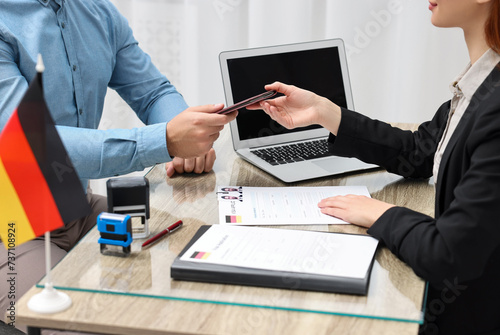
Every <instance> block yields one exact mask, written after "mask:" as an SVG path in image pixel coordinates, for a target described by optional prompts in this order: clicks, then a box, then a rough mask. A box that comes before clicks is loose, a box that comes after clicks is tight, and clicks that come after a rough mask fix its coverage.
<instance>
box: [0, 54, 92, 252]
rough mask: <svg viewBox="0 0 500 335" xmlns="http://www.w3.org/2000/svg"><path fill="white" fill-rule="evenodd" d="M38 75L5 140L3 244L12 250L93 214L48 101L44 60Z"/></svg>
mask: <svg viewBox="0 0 500 335" xmlns="http://www.w3.org/2000/svg"><path fill="white" fill-rule="evenodd" d="M40 64H41V65H40ZM37 70H38V73H37V75H36V77H35V78H34V79H33V80H32V82H31V83H30V85H29V88H28V90H27V92H26V93H25V95H24V97H23V99H22V100H21V102H20V104H19V106H18V107H17V109H16V110H15V111H14V113H13V114H12V116H11V117H10V119H9V120H8V121H7V124H6V125H5V127H4V129H3V131H2V133H1V134H0V199H1V200H0V238H1V239H2V241H3V244H4V246H5V247H6V248H9V249H10V248H12V247H15V246H16V245H19V244H21V243H23V242H26V241H29V240H31V239H33V238H35V237H37V236H40V235H43V234H44V233H45V232H47V231H52V230H54V229H56V228H59V227H61V226H63V225H64V223H68V222H69V221H72V220H75V219H78V218H80V217H83V216H85V215H87V214H88V213H89V212H90V206H89V204H88V202H87V199H86V197H85V193H84V191H83V188H82V184H81V182H80V180H79V178H78V174H77V172H76V170H75V168H74V167H73V165H72V163H71V161H70V159H69V156H68V154H67V153H66V150H65V148H64V145H63V143H62V141H61V139H60V137H59V134H58V133H57V130H56V127H55V125H54V121H53V120H52V117H51V116H50V113H49V110H48V108H47V105H46V103H45V99H44V97H43V87H42V73H41V72H43V64H42V63H41V57H39V65H37Z"/></svg>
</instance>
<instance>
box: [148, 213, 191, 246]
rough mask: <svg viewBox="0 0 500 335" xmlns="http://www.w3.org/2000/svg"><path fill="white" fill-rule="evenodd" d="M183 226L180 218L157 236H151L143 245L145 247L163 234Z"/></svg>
mask: <svg viewBox="0 0 500 335" xmlns="http://www.w3.org/2000/svg"><path fill="white" fill-rule="evenodd" d="M181 226H182V220H179V221H177V222H176V223H174V224H173V225H171V226H170V227H168V228H167V229H165V230H163V231H161V232H160V233H158V234H156V235H155V236H153V237H151V238H150V239H149V240H147V241H146V242H144V243H143V244H142V247H143V248H144V247H145V246H147V245H150V244H151V243H153V242H156V241H158V240H159V239H160V238H162V237H163V236H166V235H168V234H170V233H172V232H173V231H174V230H177V229H179V228H180V227H181Z"/></svg>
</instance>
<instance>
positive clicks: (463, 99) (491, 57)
mask: <svg viewBox="0 0 500 335" xmlns="http://www.w3.org/2000/svg"><path fill="white" fill-rule="evenodd" d="M499 62H500V55H499V54H497V53H496V52H494V51H493V50H491V49H489V50H488V51H486V52H485V53H484V54H483V55H482V56H481V58H479V59H478V60H477V61H476V62H475V63H474V64H473V65H472V66H471V64H470V63H469V64H468V65H467V67H466V68H465V70H463V71H462V73H461V74H460V75H459V76H458V77H457V78H456V79H455V80H454V81H453V83H451V84H450V91H451V93H453V97H452V99H451V107H450V112H449V114H448V122H447V124H446V129H445V131H444V133H443V137H442V138H441V141H440V142H439V144H438V147H437V150H436V153H435V154H434V166H433V170H432V172H433V175H434V183H435V184H436V183H437V180H438V171H439V164H440V163H441V159H442V157H443V153H444V150H445V149H446V146H447V145H448V142H449V141H450V138H451V135H452V134H453V132H454V131H455V129H456V128H457V125H458V123H459V122H460V119H461V118H462V115H464V112H465V110H466V109H467V107H468V106H469V104H470V102H471V99H472V97H473V95H474V93H475V92H476V90H477V89H478V88H479V86H480V85H481V84H482V83H483V81H484V80H485V79H486V77H488V75H489V74H490V73H491V71H492V70H493V68H494V67H495V66H496V65H497V64H498V63H499Z"/></svg>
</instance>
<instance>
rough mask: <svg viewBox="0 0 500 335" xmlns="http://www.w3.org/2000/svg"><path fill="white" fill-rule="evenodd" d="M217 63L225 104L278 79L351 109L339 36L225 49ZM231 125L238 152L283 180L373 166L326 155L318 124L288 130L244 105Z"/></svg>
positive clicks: (325, 133) (323, 132)
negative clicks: (220, 74) (284, 43)
mask: <svg viewBox="0 0 500 335" xmlns="http://www.w3.org/2000/svg"><path fill="white" fill-rule="evenodd" d="M219 62H220V66H221V72H222V82H223V85H224V93H225V97H226V104H227V106H230V105H232V104H234V103H237V102H240V101H243V100H245V99H248V98H249V97H252V96H255V95H257V94H260V93H262V92H264V91H265V90H264V85H266V84H270V83H272V82H274V81H281V82H283V83H286V84H290V85H295V86H298V87H301V88H304V89H307V90H310V91H312V92H315V93H316V94H319V95H321V96H324V97H326V98H328V99H330V100H331V101H333V102H334V103H336V104H338V105H339V106H342V107H346V108H348V109H351V110H352V109H354V106H353V99H352V93H351V85H350V82H349V74H348V71H347V59H346V53H345V47H344V43H343V41H342V40H341V39H330V40H322V41H315V42H305V43H297V44H287V45H278V46H270V47H263V48H253V49H243V50H233V51H225V52H222V53H221V54H220V55H219ZM275 97H276V96H275ZM230 129H231V137H232V141H233V147H234V150H235V151H236V153H237V154H238V155H239V156H240V157H242V158H243V159H245V160H246V161H248V162H250V163H252V164H253V165H255V166H257V167H259V168H260V169H262V170H264V171H266V172H267V173H269V174H271V175H273V176H275V177H276V178H278V179H280V180H282V181H284V182H287V183H291V182H297V181H302V180H307V179H313V178H319V177H325V176H331V175H336V174H342V173H346V172H352V171H358V170H363V169H369V168H374V167H376V166H375V165H371V164H366V163H363V162H361V161H360V160H358V159H356V158H344V157H337V156H333V155H331V154H329V153H328V150H327V139H328V135H329V132H328V131H327V130H326V129H324V128H323V127H321V126H319V125H312V126H309V127H303V128H296V129H291V130H289V129H286V128H284V127H283V126H281V125H280V124H278V123H277V122H275V121H273V120H272V119H271V118H270V117H269V116H268V115H267V114H266V113H264V111H261V110H247V109H246V108H242V109H240V110H239V113H238V117H237V118H236V119H235V120H234V121H232V122H231V123H230Z"/></svg>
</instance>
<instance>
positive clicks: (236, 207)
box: [217, 186, 370, 225]
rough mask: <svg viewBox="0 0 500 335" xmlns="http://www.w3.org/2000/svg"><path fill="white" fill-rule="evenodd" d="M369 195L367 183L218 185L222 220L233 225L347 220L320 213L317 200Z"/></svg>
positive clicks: (319, 222) (331, 222)
mask: <svg viewBox="0 0 500 335" xmlns="http://www.w3.org/2000/svg"><path fill="white" fill-rule="evenodd" d="M347 194H357V195H365V196H367V197H370V193H369V192H368V189H367V188H366V186H320V187H246V186H243V187H242V186H224V187H219V188H218V191H217V199H218V200H219V223H220V224H232V225H296V224H299V225H309V224H345V223H347V222H345V221H343V220H340V219H338V218H334V217H332V216H330V215H326V214H323V213H321V211H320V210H319V207H318V203H319V202H320V201H321V200H322V199H325V198H328V197H332V196H335V195H347Z"/></svg>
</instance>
